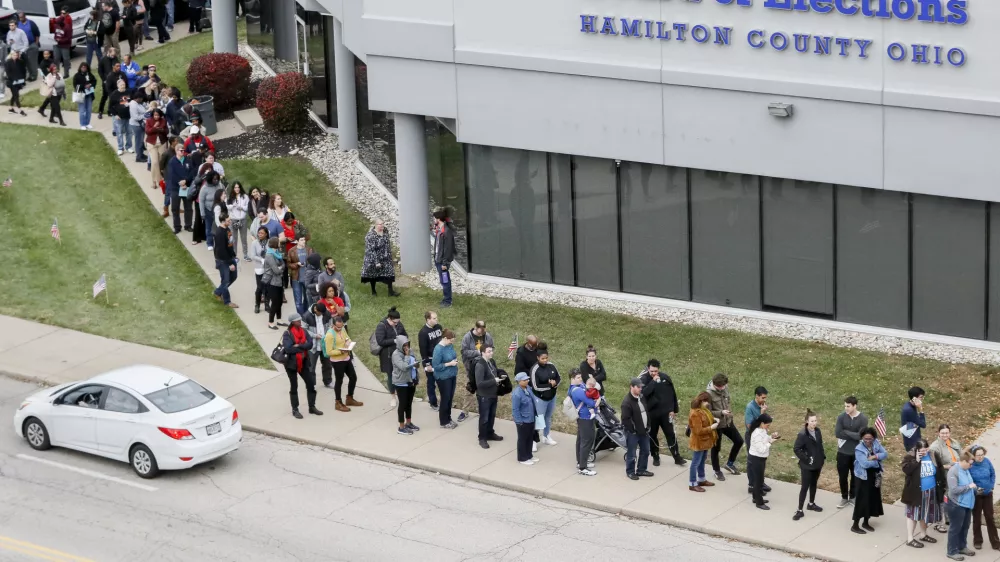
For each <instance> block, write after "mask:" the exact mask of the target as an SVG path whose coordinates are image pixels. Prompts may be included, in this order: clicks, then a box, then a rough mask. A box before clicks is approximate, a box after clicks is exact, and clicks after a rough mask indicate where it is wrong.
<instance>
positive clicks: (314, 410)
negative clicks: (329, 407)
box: [309, 406, 323, 416]
mask: <svg viewBox="0 0 1000 562" xmlns="http://www.w3.org/2000/svg"><path fill="white" fill-rule="evenodd" d="M309 413H310V414H312V415H314V416H322V415H323V412H321V411H320V410H319V408H317V407H316V406H309Z"/></svg>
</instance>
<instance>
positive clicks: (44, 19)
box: [0, 0, 93, 57]
mask: <svg viewBox="0 0 1000 562" xmlns="http://www.w3.org/2000/svg"><path fill="white" fill-rule="evenodd" d="M0 7H3V8H8V9H11V10H15V11H23V12H24V15H25V16H26V17H27V18H28V19H29V20H31V21H33V22H35V25H37V26H38V31H39V32H41V35H42V36H41V37H39V38H38V40H39V44H40V45H39V48H38V55H39V57H40V56H41V54H42V51H51V50H52V49H54V48H55V46H56V39H55V36H54V35H53V34H52V33H51V32H50V31H49V20H50V19H52V18H54V17H56V16H58V15H59V12H60V11H61V10H62V9H63V8H66V12H67V13H68V14H69V15H70V16H71V17H72V18H73V46H74V47H76V46H83V45H86V42H87V34H86V33H85V31H84V27H85V26H86V25H87V19H88V18H89V17H90V10H91V9H92V8H93V6H92V5H91V3H90V1H89V0H0ZM6 25H7V23H6V22H4V26H5V27H4V28H3V30H2V33H4V34H6V33H7V27H6Z"/></svg>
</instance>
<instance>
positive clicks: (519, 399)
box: [510, 373, 538, 466]
mask: <svg viewBox="0 0 1000 562" xmlns="http://www.w3.org/2000/svg"><path fill="white" fill-rule="evenodd" d="M529 378H530V377H529V376H528V373H518V374H517V376H515V377H514V382H516V383H517V386H515V387H514V392H512V393H511V394H510V401H511V413H512V414H513V417H514V425H515V426H516V427H517V462H519V463H521V464H523V465H525V466H531V465H533V464H535V463H536V462H538V459H536V458H534V456H533V455H532V454H531V453H532V451H531V445H532V444H533V443H534V437H533V436H534V433H535V399H534V398H532V396H531V391H529V390H528V379H529Z"/></svg>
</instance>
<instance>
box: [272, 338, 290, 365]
mask: <svg viewBox="0 0 1000 562" xmlns="http://www.w3.org/2000/svg"><path fill="white" fill-rule="evenodd" d="M271 360H272V361H275V362H278V363H281V364H282V365H284V364H285V362H287V361H288V354H287V353H285V346H284V344H282V343H281V342H278V345H276V346H274V349H273V350H272V351H271Z"/></svg>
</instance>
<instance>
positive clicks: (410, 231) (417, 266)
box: [395, 113, 431, 273]
mask: <svg viewBox="0 0 1000 562" xmlns="http://www.w3.org/2000/svg"><path fill="white" fill-rule="evenodd" d="M395 122H396V184H397V187H396V191H397V197H398V199H399V255H400V258H401V262H402V269H403V273H423V272H425V271H430V270H431V243H430V220H431V219H430V195H429V193H428V190H427V140H426V138H425V137H424V117H423V116H422V115H410V114H408V113H397V114H396V119H395Z"/></svg>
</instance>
